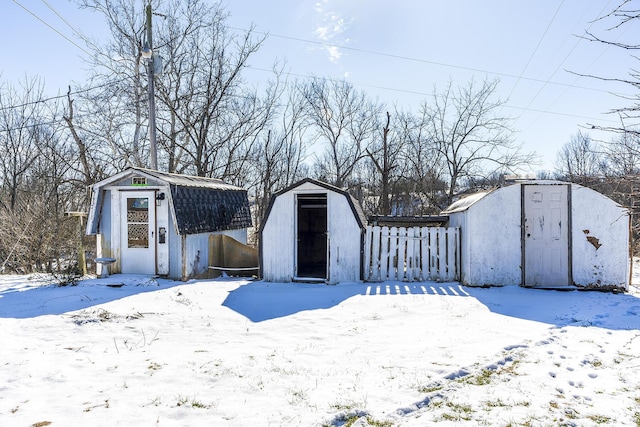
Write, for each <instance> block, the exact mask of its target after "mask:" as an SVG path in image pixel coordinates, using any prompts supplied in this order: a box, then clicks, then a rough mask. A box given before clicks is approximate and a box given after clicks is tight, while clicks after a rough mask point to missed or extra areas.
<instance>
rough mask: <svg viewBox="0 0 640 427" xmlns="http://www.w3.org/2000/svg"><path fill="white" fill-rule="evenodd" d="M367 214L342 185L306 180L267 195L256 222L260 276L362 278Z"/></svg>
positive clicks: (329, 279)
mask: <svg viewBox="0 0 640 427" xmlns="http://www.w3.org/2000/svg"><path fill="white" fill-rule="evenodd" d="M365 226H366V219H365V217H364V214H363V212H362V208H361V207H360V205H359V203H358V202H357V200H355V199H354V198H353V197H351V196H350V195H349V193H347V192H346V191H345V190H342V189H340V188H337V187H334V186H332V185H329V184H326V183H324V182H320V181H315V180H312V179H309V178H307V179H304V180H302V181H299V182H297V183H295V184H293V185H292V186H290V187H288V188H285V189H283V190H281V191H279V192H278V193H276V194H274V195H273V196H272V197H271V201H270V203H269V208H268V210H267V212H266V214H265V217H264V219H263V221H262V225H261V227H260V268H261V277H262V278H263V279H264V280H266V281H269V282H291V281H302V282H314V281H317V282H326V283H329V284H336V283H339V282H354V281H359V280H361V278H362V250H363V237H364V229H365Z"/></svg>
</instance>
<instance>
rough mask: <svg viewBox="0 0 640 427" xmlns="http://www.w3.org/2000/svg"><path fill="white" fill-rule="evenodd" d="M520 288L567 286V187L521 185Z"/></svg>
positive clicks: (568, 279)
mask: <svg viewBox="0 0 640 427" xmlns="http://www.w3.org/2000/svg"><path fill="white" fill-rule="evenodd" d="M523 197H524V218H523V224H524V229H523V231H524V233H523V241H524V247H523V253H524V274H523V285H524V286H535V287H547V286H548V287H562V286H569V284H570V283H569V281H570V273H569V256H570V253H569V238H570V233H569V185H524V192H523Z"/></svg>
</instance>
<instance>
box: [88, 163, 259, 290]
mask: <svg viewBox="0 0 640 427" xmlns="http://www.w3.org/2000/svg"><path fill="white" fill-rule="evenodd" d="M92 190H93V191H92V197H91V206H90V209H89V215H88V222H87V230H86V231H87V234H91V235H94V234H95V235H97V256H98V257H110V258H115V262H114V263H113V264H112V265H111V266H110V267H109V269H110V272H111V273H136V274H151V275H156V274H157V275H161V276H167V277H169V278H174V279H182V280H186V279H188V278H190V277H193V276H195V275H198V274H200V273H203V272H205V271H206V270H207V268H208V259H209V253H208V252H209V236H210V235H212V234H224V235H228V236H230V237H233V238H234V239H235V240H238V241H240V242H241V243H246V241H247V228H248V227H250V226H251V215H250V212H249V201H248V198H247V192H246V190H243V189H242V188H239V187H236V186H233V185H229V184H225V183H224V182H222V181H221V180H219V179H213V178H204V177H194V176H187V175H177V174H171V173H165V172H158V171H154V170H149V169H142V168H133V167H132V168H128V169H126V170H124V171H123V172H121V173H118V174H116V175H114V176H112V177H110V178H107V179H105V180H103V181H100V182H98V183H96V184H95V185H93V188H92ZM101 268H102V266H101V265H98V269H99V270H100V269H101ZM100 272H101V271H98V274H100Z"/></svg>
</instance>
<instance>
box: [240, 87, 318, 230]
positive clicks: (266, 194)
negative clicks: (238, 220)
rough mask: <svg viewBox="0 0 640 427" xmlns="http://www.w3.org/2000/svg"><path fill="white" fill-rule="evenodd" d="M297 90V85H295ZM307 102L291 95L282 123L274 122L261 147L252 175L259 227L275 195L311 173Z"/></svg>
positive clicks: (281, 112) (282, 109)
mask: <svg viewBox="0 0 640 427" xmlns="http://www.w3.org/2000/svg"><path fill="white" fill-rule="evenodd" d="M294 89H295V85H294ZM304 102H305V100H304V98H303V97H302V94H301V93H300V92H299V91H297V90H291V91H289V92H288V97H287V98H286V102H285V103H284V104H283V105H282V106H281V108H280V114H279V115H280V120H279V121H274V122H273V123H272V124H271V125H270V128H269V131H268V132H267V133H266V135H263V137H262V139H261V141H260V144H259V145H258V148H257V151H256V156H255V164H254V165H252V166H253V167H252V172H253V174H254V175H255V179H254V183H253V185H252V187H253V188H254V193H255V196H256V207H257V209H256V211H255V219H256V221H255V225H256V226H258V227H259V225H260V223H261V222H262V219H263V217H264V214H265V213H266V210H267V207H268V204H269V200H270V198H271V195H272V194H273V193H274V192H275V191H277V190H280V189H282V188H284V187H287V186H288V185H291V184H293V183H294V182H295V181H297V180H299V179H301V178H302V177H303V175H304V174H306V173H307V169H308V168H307V166H306V165H305V164H304V163H303V161H304V160H305V157H306V142H307V139H306V133H307V129H308V125H309V123H308V120H307V118H306V116H305V114H304Z"/></svg>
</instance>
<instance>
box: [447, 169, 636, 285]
mask: <svg viewBox="0 0 640 427" xmlns="http://www.w3.org/2000/svg"><path fill="white" fill-rule="evenodd" d="M442 215H447V216H448V217H449V226H450V227H459V228H460V230H461V248H460V259H461V282H462V283H463V284H465V285H471V286H493V285H498V286H503V285H522V286H526V287H540V288H566V287H577V288H584V289H602V290H626V289H627V288H628V285H629V276H630V260H629V247H630V241H629V225H630V215H629V212H628V210H627V209H625V208H624V207H622V206H620V205H618V204H617V203H615V202H614V201H613V200H611V199H609V198H607V197H605V196H604V195H602V194H600V193H598V192H596V191H594V190H592V189H589V188H586V187H582V186H580V185H577V184H571V183H566V182H559V181H524V182H520V183H517V184H514V185H510V186H507V187H502V188H498V189H495V190H492V191H487V192H482V193H477V194H474V195H471V196H469V197H466V198H464V199H461V200H459V201H458V202H456V203H454V204H452V205H451V206H449V207H448V208H447V209H446V210H445V211H443V212H442Z"/></svg>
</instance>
